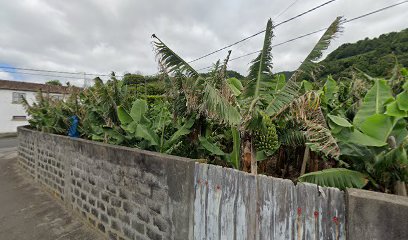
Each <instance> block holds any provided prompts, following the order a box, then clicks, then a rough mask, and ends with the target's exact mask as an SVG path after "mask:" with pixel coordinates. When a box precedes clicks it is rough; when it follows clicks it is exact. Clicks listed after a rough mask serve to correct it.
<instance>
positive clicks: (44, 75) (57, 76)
mask: <svg viewBox="0 0 408 240" xmlns="http://www.w3.org/2000/svg"><path fill="white" fill-rule="evenodd" d="M0 68H2V67H0ZM0 72H6V73H14V74H25V75H35V76H43V77H55V78H72V79H78V80H83V78H80V77H72V76H61V75H51V74H40V73H27V72H15V71H7V70H2V69H0Z"/></svg>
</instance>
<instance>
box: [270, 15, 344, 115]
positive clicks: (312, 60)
mask: <svg viewBox="0 0 408 240" xmlns="http://www.w3.org/2000/svg"><path fill="white" fill-rule="evenodd" d="M341 22H342V17H337V18H336V20H334V22H333V23H332V24H331V25H330V26H329V28H328V29H327V30H326V32H325V33H324V34H323V36H322V37H321V38H320V40H319V41H318V42H317V44H316V45H315V47H314V48H313V50H312V51H311V52H310V53H309V55H308V56H307V57H306V59H305V60H304V61H303V62H302V64H301V65H300V67H299V68H298V69H297V70H296V71H295V73H294V74H293V75H292V76H291V78H290V79H289V81H288V82H287V83H286V85H285V86H284V87H283V89H282V90H281V91H279V92H278V93H277V94H276V95H275V96H274V98H273V99H272V101H271V102H270V103H269V105H268V107H267V108H266V111H265V112H266V113H267V114H268V115H269V116H272V117H276V116H277V115H279V114H280V113H282V112H283V111H285V109H286V108H287V107H289V104H290V103H291V102H292V101H293V100H294V99H295V98H296V97H298V96H299V90H300V84H299V83H298V82H299V81H300V80H301V77H302V76H303V73H304V72H309V74H311V73H312V72H313V71H314V70H316V69H318V68H319V67H318V65H317V64H316V61H318V60H319V59H320V57H321V56H322V53H323V51H324V50H326V49H327V48H328V47H329V45H330V42H331V40H333V39H334V38H335V37H336V34H337V33H338V32H339V31H340V30H341Z"/></svg>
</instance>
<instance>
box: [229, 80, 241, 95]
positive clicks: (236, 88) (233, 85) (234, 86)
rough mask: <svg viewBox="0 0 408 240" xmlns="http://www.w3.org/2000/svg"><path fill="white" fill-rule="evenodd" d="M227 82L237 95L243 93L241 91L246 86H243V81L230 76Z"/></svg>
mask: <svg viewBox="0 0 408 240" xmlns="http://www.w3.org/2000/svg"><path fill="white" fill-rule="evenodd" d="M227 83H228V86H229V87H230V89H231V91H232V92H233V93H234V95H235V96H239V95H241V91H242V89H243V88H244V87H243V86H242V83H241V81H240V80H238V79H236V78H228V79H227Z"/></svg>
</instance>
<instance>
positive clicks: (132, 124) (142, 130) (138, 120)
mask: <svg viewBox="0 0 408 240" xmlns="http://www.w3.org/2000/svg"><path fill="white" fill-rule="evenodd" d="M147 110H148V106H147V102H146V101H145V100H142V99H136V100H135V101H134V102H133V105H132V108H131V109H130V112H128V111H127V110H126V109H125V108H123V107H122V106H119V107H118V109H117V112H118V117H119V120H120V122H121V128H122V129H123V130H124V131H125V132H126V135H127V137H130V138H136V139H139V140H143V141H145V142H146V143H147V146H149V147H153V148H154V149H155V150H156V151H158V152H161V153H168V154H170V153H171V152H172V151H173V149H174V148H173V146H174V145H175V144H177V143H178V141H179V140H180V138H181V137H182V136H185V135H187V134H189V133H190V128H191V127H192V126H193V124H194V119H192V118H191V119H188V120H187V121H186V122H185V123H184V124H182V125H180V126H178V128H177V131H176V132H174V133H173V134H172V135H171V136H170V137H169V138H165V137H164V131H165V127H166V114H165V111H166V110H164V109H162V110H161V112H160V115H159V116H157V117H158V118H157V120H156V121H153V122H152V121H151V120H150V119H148V118H147V117H146V113H147ZM155 130H156V131H155Z"/></svg>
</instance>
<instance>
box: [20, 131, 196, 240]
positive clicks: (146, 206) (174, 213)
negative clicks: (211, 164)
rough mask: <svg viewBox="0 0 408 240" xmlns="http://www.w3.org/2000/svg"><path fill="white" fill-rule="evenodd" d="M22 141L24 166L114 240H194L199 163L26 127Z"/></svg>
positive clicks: (47, 187) (22, 162)
mask: <svg viewBox="0 0 408 240" xmlns="http://www.w3.org/2000/svg"><path fill="white" fill-rule="evenodd" d="M19 141H20V145H19V148H18V151H19V155H20V165H21V167H22V168H23V169H24V170H26V172H28V173H29V175H30V176H32V177H33V178H34V179H35V180H36V181H37V182H39V183H41V184H42V185H43V186H44V187H45V188H46V189H47V190H49V191H51V192H52V193H53V194H54V195H55V196H56V197H57V198H59V199H61V200H62V201H64V202H65V203H66V204H67V205H68V206H69V207H70V208H72V209H74V210H75V212H77V213H79V214H80V216H82V218H83V219H84V220H86V221H88V222H89V223H90V224H91V225H93V226H94V227H95V228H97V229H99V230H100V231H101V232H103V233H104V234H106V236H107V237H109V238H110V239H154V240H158V239H183V240H184V239H191V238H192V228H191V227H190V225H191V224H192V221H193V219H192V217H190V214H191V213H192V210H191V207H192V206H191V205H192V201H193V200H192V198H193V192H194V191H193V182H194V179H193V178H194V176H193V173H194V161H193V160H191V159H185V158H179V157H174V156H168V155H162V154H157V153H153V152H147V151H142V150H137V149H131V148H125V147H119V146H112V145H106V144H101V143H96V142H91V141H86V140H81V139H71V138H68V137H64V136H58V135H53V134H46V133H40V132H37V131H32V130H28V129H24V128H19ZM190 229H191V231H190Z"/></svg>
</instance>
